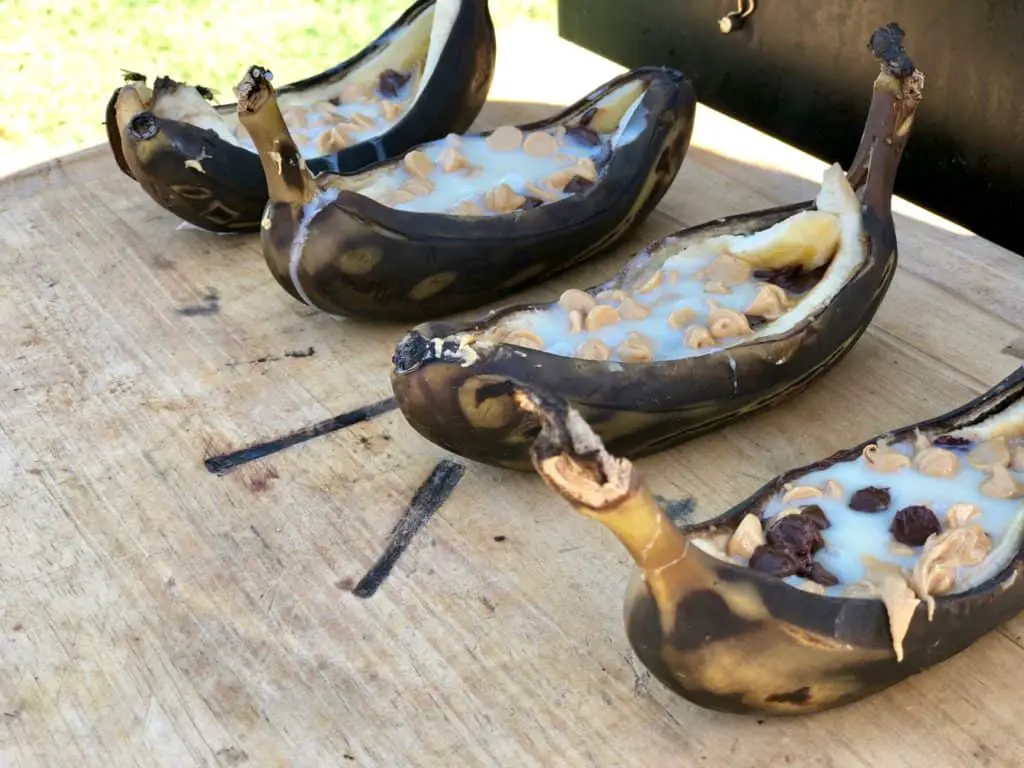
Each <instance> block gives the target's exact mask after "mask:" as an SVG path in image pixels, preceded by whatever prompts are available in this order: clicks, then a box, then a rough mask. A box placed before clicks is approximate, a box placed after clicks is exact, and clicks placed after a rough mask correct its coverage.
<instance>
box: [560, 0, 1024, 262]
mask: <svg viewBox="0 0 1024 768" xmlns="http://www.w3.org/2000/svg"><path fill="white" fill-rule="evenodd" d="M735 8H736V2H735V0H630V2H624V1H623V0H559V32H560V34H561V35H562V36H563V37H565V38H566V39H568V40H571V41H572V42H575V43H577V44H579V45H582V46H584V47H586V48H589V49H590V50H593V51H596V52H597V53H600V54H601V55H603V56H606V57H608V58H610V59H612V60H614V61H617V62H618V63H620V64H623V65H625V66H629V67H633V66H638V65H641V64H666V65H671V66H675V67H678V68H680V69H682V70H683V71H684V72H686V73H687V75H689V77H690V78H691V79H692V80H693V82H694V84H695V86H696V88H697V93H698V97H699V98H700V100H701V101H703V102H704V103H706V104H708V105H709V106H711V107H713V108H715V109H718V110H720V111H722V112H724V113H726V114H729V115H731V116H733V117H735V118H737V119H739V120H742V121H743V122H745V123H748V124H750V125H754V126H756V127H758V128H759V129H761V130H764V131H766V132H768V133H770V134H772V135H774V136H777V137H779V138H781V139H783V140H785V141H787V142H789V143H791V144H794V145H796V146H799V147H801V148H802V149H804V150H806V151H808V152H811V153H813V154H815V155H817V156H819V157H822V158H825V159H830V160H836V161H838V162H840V163H842V164H844V165H845V164H847V163H848V162H849V160H850V159H851V158H852V156H853V151H854V149H855V148H856V146H857V142H858V139H859V138H860V131H861V127H862V125H863V121H864V115H865V114H866V111H867V108H868V103H869V101H870V97H871V81H872V79H873V78H874V76H875V74H876V73H877V67H876V65H875V62H874V60H873V59H872V58H871V56H870V55H869V54H868V52H867V51H866V49H865V48H866V44H867V40H868V37H869V36H870V34H871V33H872V31H874V30H875V29H876V28H877V27H879V26H881V25H883V24H886V23H888V22H890V21H896V22H897V23H899V25H900V26H901V27H902V28H903V29H904V31H905V32H906V34H907V40H906V45H907V50H908V51H909V52H910V55H911V57H912V58H913V59H914V62H915V63H916V64H917V65H918V66H919V67H920V68H921V70H922V71H923V72H924V73H925V76H926V81H925V102H924V103H923V104H922V106H921V109H920V110H919V112H918V123H917V125H916V126H915V128H914V138H913V140H912V141H911V142H910V144H909V146H908V147H907V150H906V153H905V155H904V159H903V162H902V165H901V167H900V174H899V178H898V179H897V183H896V192H897V194H899V195H901V196H903V197H906V198H908V199H910V200H913V201H914V202H916V203H918V204H919V205H922V206H924V207H925V208H928V209H930V210H933V211H935V212H936V213H939V214H941V215H943V216H945V217H946V218H949V219H952V220H953V221H956V222H959V223H960V224H962V225H964V226H966V227H969V228H971V229H973V230H974V231H976V232H977V233H978V234H980V235H982V236H984V237H986V238H988V239H990V240H993V241H995V242H997V243H1000V244H1001V245H1003V246H1005V247H1007V248H1010V249H1012V250H1014V251H1017V252H1018V253H1022V254H1024V66H1022V65H1024V0H1003V2H999V0H972V2H964V0H930V1H929V2H924V0H859V1H858V2H850V0H758V3H757V6H756V10H755V11H754V13H753V14H752V15H751V16H750V17H749V18H748V19H747V20H746V23H745V24H744V25H743V27H742V28H741V29H740V30H739V31H736V32H732V33H730V34H727V35H726V34H722V33H721V32H720V31H719V28H718V20H719V19H720V18H721V17H722V16H724V15H725V14H726V13H727V12H728V11H731V10H735Z"/></svg>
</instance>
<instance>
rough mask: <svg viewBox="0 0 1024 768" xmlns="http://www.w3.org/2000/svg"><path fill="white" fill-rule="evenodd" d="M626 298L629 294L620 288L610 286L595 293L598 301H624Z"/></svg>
mask: <svg viewBox="0 0 1024 768" xmlns="http://www.w3.org/2000/svg"><path fill="white" fill-rule="evenodd" d="M628 298H629V294H628V293H626V292H625V291H623V290H621V289H620V288H612V289H610V290H606V291H601V292H600V293H599V294H597V300H598V301H625V300H626V299H628Z"/></svg>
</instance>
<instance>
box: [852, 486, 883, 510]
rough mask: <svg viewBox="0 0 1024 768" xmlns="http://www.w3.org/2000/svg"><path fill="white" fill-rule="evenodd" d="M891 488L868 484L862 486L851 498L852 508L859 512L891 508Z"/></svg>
mask: <svg viewBox="0 0 1024 768" xmlns="http://www.w3.org/2000/svg"><path fill="white" fill-rule="evenodd" d="M890 500H891V499H890V497H889V489H888V488H875V487H874V486H868V487H867V488H861V489H860V490H859V491H857V492H856V493H855V494H853V496H852V497H851V498H850V509H853V510H856V511H857V512H881V511H883V510H885V509H888V508H889V502H890Z"/></svg>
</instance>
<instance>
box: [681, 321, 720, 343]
mask: <svg viewBox="0 0 1024 768" xmlns="http://www.w3.org/2000/svg"><path fill="white" fill-rule="evenodd" d="M684 340H685V341H686V346H688V347H690V349H704V348H705V347H713V346H714V345H715V338H714V337H713V336H712V335H711V334H710V333H708V329H707V328H705V327H704V326H701V325H694V326H691V327H690V328H688V329H687V330H686V336H685V337H684Z"/></svg>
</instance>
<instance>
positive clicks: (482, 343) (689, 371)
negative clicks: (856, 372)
mask: <svg viewBox="0 0 1024 768" xmlns="http://www.w3.org/2000/svg"><path fill="white" fill-rule="evenodd" d="M902 38H903V33H902V30H900V29H899V27H898V26H896V25H889V26H886V27H883V28H881V29H879V30H877V31H876V32H875V33H874V34H873V35H872V37H871V42H870V47H871V49H872V51H873V53H874V54H875V56H876V57H877V58H878V59H880V60H881V62H882V63H881V73H880V75H879V76H878V78H877V79H876V81H875V83H874V89H873V98H872V101H871V106H870V110H869V114H868V117H867V121H866V125H865V128H864V132H863V136H862V139H861V142H860V145H859V148H858V150H857V153H856V156H855V158H854V161H853V164H852V166H851V168H850V171H849V173H848V174H847V175H844V174H843V173H842V171H841V170H840V169H839V167H838V166H833V167H832V168H830V169H827V170H826V171H825V173H824V177H823V182H822V186H821V191H820V193H819V194H818V196H817V199H816V200H813V201H811V202H806V203H801V204H797V205H791V206H788V207H783V208H776V209H772V210H768V211H761V212H758V213H752V214H748V215H740V216H732V217H729V218H725V219H717V220H714V221H711V222H708V223H706V224H703V225H700V226H697V227H693V228H690V229H686V230H683V231H681V232H679V233H676V234H674V235H671V236H669V237H668V238H665V239H663V240H661V241H658V242H656V243H654V244H653V245H651V246H650V247H648V248H647V249H645V250H644V251H643V252H641V253H640V254H638V255H637V256H636V257H635V258H634V259H632V260H631V261H630V262H629V263H628V264H627V265H626V266H625V268H624V269H623V270H622V271H621V273H620V274H619V275H618V276H617V277H615V278H614V279H612V280H610V281H608V282H606V283H603V284H601V285H598V286H594V287H591V288H589V289H587V290H580V289H570V290H568V291H566V292H565V293H564V294H563V295H562V296H561V298H560V299H559V300H558V301H554V302H549V303H542V304H529V305H515V306H510V307H506V308H503V309H499V310H496V311H493V312H490V313H487V314H484V315H480V316H477V317H475V318H471V319H469V320H465V321H460V322H443V321H442V322H431V323H425V324H422V325H420V326H418V327H416V328H414V329H413V330H411V331H410V332H409V333H408V334H407V335H406V336H405V337H404V338H403V339H402V340H401V341H400V342H399V343H398V345H397V348H396V351H395V354H394V368H393V371H392V375H391V382H392V387H393V390H394V393H395V397H396V398H397V401H398V404H399V406H400V408H401V411H402V413H403V414H404V416H405V418H406V419H407V421H408V422H409V423H410V424H411V425H412V427H413V428H414V429H416V430H417V431H418V432H420V434H422V435H423V436H424V437H426V438H427V439H428V440H431V441H432V442H434V443H436V444H438V445H440V446H442V447H443V448H445V449H447V450H449V451H452V452H453V453H456V454H459V455H461V456H464V457H466V458H469V459H472V460H475V461H479V462H484V463H488V464H494V465H498V466H504V467H508V468H513V469H520V470H528V469H529V467H530V459H529V444H530V439H531V438H532V436H533V435H534V434H535V433H536V428H537V426H536V424H535V423H534V422H533V420H532V419H531V417H530V416H529V414H525V413H523V412H522V411H520V410H519V409H517V408H515V407H514V405H513V404H512V402H511V399H510V394H509V392H510V386H511V385H513V384H515V385H525V386H530V387H536V388H538V389H542V390H545V391H550V392H554V393H557V394H559V395H561V396H563V397H565V398H566V399H567V400H568V401H569V402H570V403H572V405H573V407H575V408H577V409H578V410H579V411H580V413H581V414H583V416H584V418H586V419H587V422H588V423H589V424H591V425H592V426H593V427H594V429H595V430H596V431H597V433H598V434H599V435H600V436H601V438H602V439H603V440H604V441H606V442H607V444H608V448H609V450H611V451H613V452H615V453H617V454H621V455H624V456H627V457H629V458H636V457H639V456H643V455H645V454H650V453H654V452H657V451H660V450H663V449H665V448H668V447H670V446H672V445H675V444H678V443H680V442H682V441H684V440H687V439H690V438H693V437H695V436H697V435H700V434H702V433H705V432H708V431H710V430H713V429H716V428H718V427H721V426H722V425H724V424H727V423H729V422H731V421H734V420H736V419H738V418H740V417H742V416H744V415H747V414H750V413H752V412H754V411H758V410H760V409H763V408H765V407H767V406H770V405H773V404H776V403H778V402H781V401H782V400H783V399H784V398H787V397H791V396H793V395H794V394H796V393H797V392H799V391H801V390H802V389H803V388H805V387H806V386H808V385H809V384H810V383H811V382H812V381H814V380H815V379H816V378H817V377H819V376H821V375H822V374H823V373H825V372H826V371H827V370H829V369H830V368H831V367H833V366H834V365H835V364H836V363H837V362H838V361H839V360H840V359H842V357H843V356H844V355H845V354H846V353H847V352H849V350H850V349H851V348H852V347H853V346H854V344H855V343H856V342H857V340H858V339H859V338H860V337H861V335H862V334H863V333H864V331H865V330H866V328H867V326H868V325H869V324H870V322H871V321H872V318H873V317H874V314H875V312H876V310H877V308H878V306H879V304H880V303H881V301H882V299H883V297H884V296H885V294H886V291H887V290H888V287H889V285H890V282H891V280H892V277H893V273H894V271H895V269H896V261H897V248H896V233H895V229H894V227H893V218H892V211H891V207H890V203H891V198H892V193H893V183H894V180H895V177H896V171H897V167H898V165H899V161H900V157H901V155H902V152H903V149H904V147H905V146H906V143H907V140H908V139H909V138H910V134H911V130H912V126H913V122H914V116H915V112H916V109H917V106H918V103H919V101H920V99H921V95H922V94H921V91H922V87H923V80H924V77H923V75H922V74H921V73H920V72H919V71H918V70H917V69H916V68H915V67H914V65H913V63H912V62H911V61H910V60H909V58H907V55H906V53H905V52H904V50H903V47H902Z"/></svg>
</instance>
